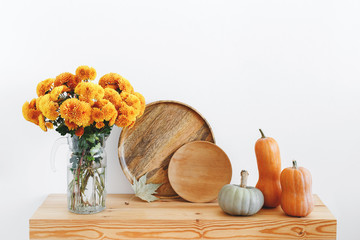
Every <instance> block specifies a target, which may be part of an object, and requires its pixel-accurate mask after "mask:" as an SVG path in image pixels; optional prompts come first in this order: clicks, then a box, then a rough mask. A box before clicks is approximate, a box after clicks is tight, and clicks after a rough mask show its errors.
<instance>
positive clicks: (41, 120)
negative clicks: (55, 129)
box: [39, 114, 47, 132]
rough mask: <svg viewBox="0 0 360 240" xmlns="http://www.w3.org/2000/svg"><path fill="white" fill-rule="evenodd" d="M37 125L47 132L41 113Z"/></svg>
mask: <svg viewBox="0 0 360 240" xmlns="http://www.w3.org/2000/svg"><path fill="white" fill-rule="evenodd" d="M39 127H40V128H41V129H42V130H43V131H44V132H47V128H46V126H45V118H44V116H43V115H42V114H40V115H39Z"/></svg>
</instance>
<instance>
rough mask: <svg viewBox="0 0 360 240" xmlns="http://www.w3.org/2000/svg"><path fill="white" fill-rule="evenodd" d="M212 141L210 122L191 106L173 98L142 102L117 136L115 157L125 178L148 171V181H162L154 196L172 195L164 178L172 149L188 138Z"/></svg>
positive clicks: (171, 190)
mask: <svg viewBox="0 0 360 240" xmlns="http://www.w3.org/2000/svg"><path fill="white" fill-rule="evenodd" d="M197 140H204V141H209V142H215V140H214V137H213V134H212V130H211V128H210V125H209V124H208V123H207V122H206V120H205V119H204V118H203V117H202V116H201V115H200V114H199V113H198V112H197V111H196V110H194V109H193V108H191V107H190V106H187V105H185V104H183V103H179V102H174V101H158V102H154V103H150V104H148V105H147V106H146V109H145V112H144V114H143V116H142V117H141V118H139V119H138V120H137V121H136V123H135V125H134V126H133V127H132V128H130V129H129V128H125V129H123V131H122V132H121V134H120V139H119V148H118V150H119V160H120V164H121V168H122V169H123V171H124V174H125V176H126V177H127V179H128V180H129V181H130V182H132V179H133V176H134V177H135V178H136V179H139V178H140V177H141V176H142V175H144V174H145V173H148V175H147V179H148V182H151V183H162V185H161V186H160V188H159V189H158V190H157V193H158V195H157V196H158V197H176V196H177V194H176V192H175V191H174V190H173V189H172V187H171V185H170V183H169V179H168V165H169V161H170V158H171V157H172V155H173V153H174V152H175V151H176V150H177V149H178V148H180V147H181V146H182V145H184V144H185V143H188V142H192V141H197Z"/></svg>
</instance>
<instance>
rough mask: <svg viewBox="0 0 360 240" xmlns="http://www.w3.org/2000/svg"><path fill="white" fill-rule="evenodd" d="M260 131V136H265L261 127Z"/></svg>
mask: <svg viewBox="0 0 360 240" xmlns="http://www.w3.org/2000/svg"><path fill="white" fill-rule="evenodd" d="M259 131H260V133H261V138H266V137H265V134H264V133H263V131H262V130H261V129H259Z"/></svg>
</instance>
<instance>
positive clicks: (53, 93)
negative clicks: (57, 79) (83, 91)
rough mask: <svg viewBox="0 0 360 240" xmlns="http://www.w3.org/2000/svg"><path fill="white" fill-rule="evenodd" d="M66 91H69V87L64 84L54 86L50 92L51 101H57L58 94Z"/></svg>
mask: <svg viewBox="0 0 360 240" xmlns="http://www.w3.org/2000/svg"><path fill="white" fill-rule="evenodd" d="M67 91H70V88H68V87H67V86H65V85H61V86H58V87H54V89H53V90H52V91H51V93H50V96H51V97H50V99H51V101H54V102H55V101H57V100H58V99H59V96H60V94H62V93H64V92H67Z"/></svg>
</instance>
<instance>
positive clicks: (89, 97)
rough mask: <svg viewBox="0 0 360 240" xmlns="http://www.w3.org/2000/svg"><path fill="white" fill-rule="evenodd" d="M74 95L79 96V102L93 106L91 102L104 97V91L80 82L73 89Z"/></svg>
mask: <svg viewBox="0 0 360 240" xmlns="http://www.w3.org/2000/svg"><path fill="white" fill-rule="evenodd" d="M75 93H76V94H78V95H79V99H80V100H81V101H85V102H88V103H90V104H91V105H93V104H94V102H93V100H100V99H102V98H103V97H104V94H105V91H104V89H103V88H102V87H100V86H99V85H97V84H94V83H91V82H82V83H80V84H79V85H77V86H76V88H75Z"/></svg>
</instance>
